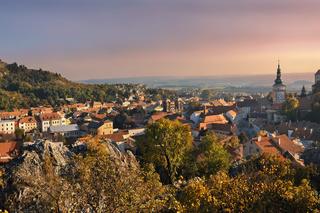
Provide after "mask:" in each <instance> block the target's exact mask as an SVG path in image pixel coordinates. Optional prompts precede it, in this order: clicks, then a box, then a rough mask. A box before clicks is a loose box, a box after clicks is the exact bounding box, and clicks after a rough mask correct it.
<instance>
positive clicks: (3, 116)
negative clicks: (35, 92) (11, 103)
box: [0, 110, 28, 119]
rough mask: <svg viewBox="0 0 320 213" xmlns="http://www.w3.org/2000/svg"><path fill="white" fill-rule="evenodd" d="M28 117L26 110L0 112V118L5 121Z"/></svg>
mask: <svg viewBox="0 0 320 213" xmlns="http://www.w3.org/2000/svg"><path fill="white" fill-rule="evenodd" d="M26 115H28V110H15V111H13V112H5V111H3V112H0V118H1V119H6V118H13V117H14V118H17V117H22V116H26Z"/></svg>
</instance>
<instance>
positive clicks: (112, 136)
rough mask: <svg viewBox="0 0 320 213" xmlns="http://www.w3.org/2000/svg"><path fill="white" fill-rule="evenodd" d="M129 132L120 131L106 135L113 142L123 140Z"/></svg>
mask: <svg viewBox="0 0 320 213" xmlns="http://www.w3.org/2000/svg"><path fill="white" fill-rule="evenodd" d="M128 134H129V133H128V131H119V132H116V133H113V134H110V135H105V136H104V137H105V138H108V139H110V140H111V141H113V142H120V141H123V140H124V139H125V137H124V136H126V135H128Z"/></svg>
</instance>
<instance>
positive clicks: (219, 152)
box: [195, 132, 230, 176]
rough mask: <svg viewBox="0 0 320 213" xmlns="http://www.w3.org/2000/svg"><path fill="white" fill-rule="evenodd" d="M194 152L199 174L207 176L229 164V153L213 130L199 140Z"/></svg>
mask: <svg viewBox="0 0 320 213" xmlns="http://www.w3.org/2000/svg"><path fill="white" fill-rule="evenodd" d="M195 152H196V161H195V162H196V165H197V169H198V172H197V173H198V175H199V176H203V175H207V176H209V175H211V174H215V173H217V172H218V171H221V170H227V169H228V168H229V166H230V155H229V153H228V152H227V150H226V149H225V148H224V147H223V144H221V143H220V141H219V138H218V137H217V136H216V135H215V134H214V133H213V132H210V133H209V134H207V135H206V136H205V137H204V138H203V139H202V140H201V143H200V145H199V146H198V148H197V149H196V151H195Z"/></svg>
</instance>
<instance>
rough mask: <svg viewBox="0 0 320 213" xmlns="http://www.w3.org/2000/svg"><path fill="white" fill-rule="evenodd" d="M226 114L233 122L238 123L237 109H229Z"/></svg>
mask: <svg viewBox="0 0 320 213" xmlns="http://www.w3.org/2000/svg"><path fill="white" fill-rule="evenodd" d="M225 115H226V117H227V118H228V119H229V121H231V123H237V122H238V120H239V117H238V112H237V111H236V110H229V111H228V112H226V114H225Z"/></svg>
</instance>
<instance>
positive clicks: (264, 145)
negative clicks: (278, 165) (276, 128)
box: [252, 137, 283, 158]
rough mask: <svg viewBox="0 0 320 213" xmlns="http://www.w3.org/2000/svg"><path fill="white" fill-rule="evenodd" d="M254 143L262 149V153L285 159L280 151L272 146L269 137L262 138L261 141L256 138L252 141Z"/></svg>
mask: <svg viewBox="0 0 320 213" xmlns="http://www.w3.org/2000/svg"><path fill="white" fill-rule="evenodd" d="M252 142H253V143H255V144H256V145H257V146H258V147H259V148H260V150H261V151H262V153H265V154H271V155H276V156H279V157H281V158H283V156H282V155H281V153H280V151H279V150H278V149H277V148H276V147H275V146H274V145H273V144H272V142H271V140H270V138H269V137H260V138H259V139H258V138H254V139H252Z"/></svg>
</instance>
